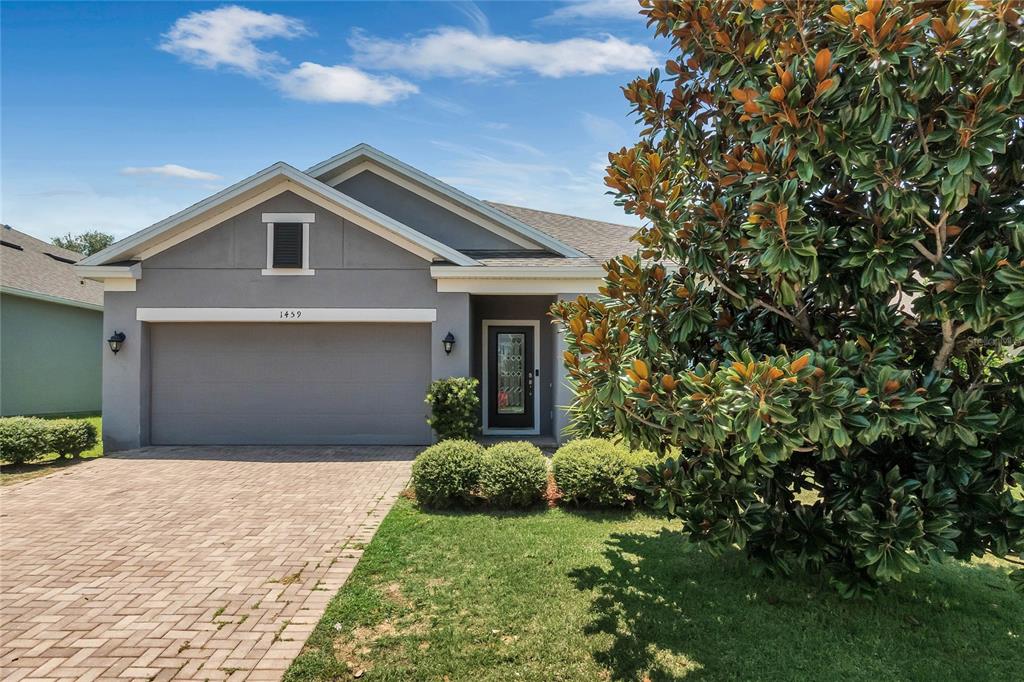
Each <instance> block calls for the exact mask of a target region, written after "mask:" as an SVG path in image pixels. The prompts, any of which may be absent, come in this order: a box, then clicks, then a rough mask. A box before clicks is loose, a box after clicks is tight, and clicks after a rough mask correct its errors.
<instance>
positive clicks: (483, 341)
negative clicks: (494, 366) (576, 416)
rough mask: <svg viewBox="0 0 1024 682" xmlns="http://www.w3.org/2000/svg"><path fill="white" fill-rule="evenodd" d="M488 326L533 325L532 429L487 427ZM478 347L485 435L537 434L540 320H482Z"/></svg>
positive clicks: (489, 352) (538, 433) (489, 351)
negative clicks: (479, 351)
mask: <svg viewBox="0 0 1024 682" xmlns="http://www.w3.org/2000/svg"><path fill="white" fill-rule="evenodd" d="M488 327H533V365H534V366H533V368H532V369H531V371H532V372H533V428H532V429H501V428H496V429H492V428H488V426H487V417H488V415H487V407H488V406H489V405H490V402H491V401H490V394H489V393H488V389H489V388H490V387H489V386H488V383H489V376H490V375H489V374H488V372H487V360H488V358H489V357H490V355H491V349H490V347H489V345H490V336H489V335H488V333H487V329H488ZM480 349H481V355H482V356H483V357H482V358H481V359H482V370H481V374H482V377H481V378H482V380H481V382H480V383H481V385H482V386H483V400H482V401H481V402H482V403H483V432H484V435H485V436H515V435H520V436H539V435H540V320H484V321H483V326H482V328H481V337H480Z"/></svg>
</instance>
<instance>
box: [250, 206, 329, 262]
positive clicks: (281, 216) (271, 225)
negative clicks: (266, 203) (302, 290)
mask: <svg viewBox="0 0 1024 682" xmlns="http://www.w3.org/2000/svg"><path fill="white" fill-rule="evenodd" d="M268 218H269V220H268ZM302 218H307V220H305V221H303V220H302ZM275 219H276V220H275ZM315 220H316V216H315V215H313V214H312V213H264V214H263V222H265V223H266V224H267V267H265V268H263V270H261V271H260V274H261V275H264V276H267V275H274V276H281V277H289V276H290V277H295V276H305V277H312V276H313V275H315V274H316V270H312V269H310V267H309V224H310V223H312V222H313V221H315ZM296 222H302V267H301V268H275V267H274V230H276V229H277V227H276V225H277V223H296Z"/></svg>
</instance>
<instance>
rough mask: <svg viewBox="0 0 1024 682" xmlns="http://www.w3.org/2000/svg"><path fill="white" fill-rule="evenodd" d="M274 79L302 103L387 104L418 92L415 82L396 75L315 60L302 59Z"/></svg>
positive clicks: (286, 92)
mask: <svg viewBox="0 0 1024 682" xmlns="http://www.w3.org/2000/svg"><path fill="white" fill-rule="evenodd" d="M277 78H278V81H277V82H278V86H279V87H280V89H281V92H283V93H284V94H286V95H288V96H289V97H292V98H294V99H299V100H303V101H305V102H349V103H361V104H387V103H388V102H394V101H395V100H398V99H402V98H403V97H407V96H408V95H412V94H414V93H417V92H419V88H417V87H416V86H415V85H413V84H412V83H409V82H407V81H404V80H402V79H401V78H396V77H395V76H374V75H371V74H368V73H366V72H365V71H362V70H361V69H357V68H355V67H352V66H343V65H337V66H323V65H322V64H316V63H314V62H302V64H300V65H299V67H298V68H296V69H292V70H291V71H289V72H288V73H284V74H281V75H280V76H278V77H277Z"/></svg>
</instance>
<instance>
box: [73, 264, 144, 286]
mask: <svg viewBox="0 0 1024 682" xmlns="http://www.w3.org/2000/svg"><path fill="white" fill-rule="evenodd" d="M74 268H75V272H76V273H78V276H79V277H84V278H85V279H92V280H96V281H97V282H102V281H104V280H107V279H132V280H135V279H142V263H132V264H131V265H88V264H86V263H85V261H84V260H81V261H79V262H78V263H76V264H75V265H74Z"/></svg>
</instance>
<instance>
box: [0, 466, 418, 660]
mask: <svg viewBox="0 0 1024 682" xmlns="http://www.w3.org/2000/svg"><path fill="white" fill-rule="evenodd" d="M415 452H416V449H415V448H369V447H362V448H148V449H143V450H137V451H133V452H131V453H125V454H123V455H118V456H108V457H105V458H102V459H100V460H97V461H96V462H90V463H83V464H79V465H77V466H75V467H72V468H70V469H68V470H64V471H62V472H60V473H56V474H53V475H51V476H47V477H44V478H39V479H35V480H32V481H28V482H25V483H21V484H17V485H14V486H10V487H7V488H3V489H2V490H0V592H2V594H0V677H2V678H3V679H4V680H19V679H37V680H41V679H49V680H58V679H82V680H92V679H111V678H136V679H141V680H168V679H197V680H205V679H209V680H216V679H231V680H241V679H251V680H266V679H278V678H280V677H281V674H282V673H283V672H284V670H285V669H286V668H287V667H288V665H289V664H290V663H291V660H292V659H293V658H294V657H295V655H296V654H297V653H298V652H299V650H300V649H301V648H302V645H303V642H305V640H306V637H307V636H308V635H309V633H310V632H311V631H312V629H313V626H314V625H315V624H316V623H317V621H318V620H319V618H320V616H321V615H322V614H323V611H324V607H325V606H326V605H327V602H328V600H330V598H331V597H332V596H333V595H334V593H335V591H336V590H337V589H338V588H339V587H340V586H341V585H342V583H344V582H345V579H346V578H347V577H348V575H349V573H350V572H351V571H352V568H353V567H354V566H355V564H356V562H357V561H358V560H359V557H360V555H361V554H362V547H363V546H364V545H365V544H366V543H367V542H369V540H370V538H371V537H372V536H373V533H374V531H375V530H376V529H377V525H378V524H379V523H380V521H381V519H382V518H383V517H384V516H385V514H387V512H388V510H389V509H390V508H391V505H392V504H393V502H394V500H395V498H396V496H397V495H398V494H399V492H400V491H401V490H402V488H403V487H404V485H405V483H406V481H407V479H408V476H409V466H410V462H411V459H412V457H413V455H414V454H415Z"/></svg>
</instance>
